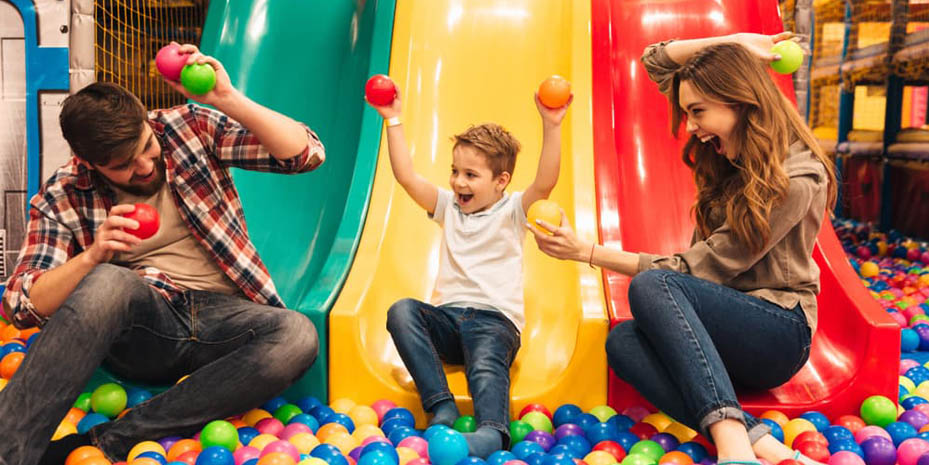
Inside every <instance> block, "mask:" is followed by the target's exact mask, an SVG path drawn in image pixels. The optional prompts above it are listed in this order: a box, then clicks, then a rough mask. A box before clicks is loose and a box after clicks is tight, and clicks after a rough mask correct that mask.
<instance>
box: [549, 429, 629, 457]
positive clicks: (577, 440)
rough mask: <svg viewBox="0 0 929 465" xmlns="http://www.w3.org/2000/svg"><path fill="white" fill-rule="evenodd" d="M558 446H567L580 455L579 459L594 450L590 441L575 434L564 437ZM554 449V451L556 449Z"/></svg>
mask: <svg viewBox="0 0 929 465" xmlns="http://www.w3.org/2000/svg"><path fill="white" fill-rule="evenodd" d="M617 434H618V433H617ZM558 445H559V446H567V447H569V448H570V449H571V450H573V451H575V452H577V453H578V454H579V455H580V457H578V458H583V457H584V456H586V455H587V454H589V453H590V450H591V449H592V448H593V446H591V445H590V441H588V440H587V438H585V437H583V436H578V435H575V434H572V435H569V436H564V437H562V438H561V439H559V440H558ZM555 447H557V446H555ZM552 449H553V450H554V447H553V448H552ZM549 453H552V452H551V451H549Z"/></svg>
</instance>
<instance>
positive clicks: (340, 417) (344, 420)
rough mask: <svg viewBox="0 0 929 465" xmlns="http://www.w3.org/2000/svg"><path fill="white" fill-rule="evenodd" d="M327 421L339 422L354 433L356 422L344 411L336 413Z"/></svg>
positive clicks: (349, 432) (350, 432)
mask: <svg viewBox="0 0 929 465" xmlns="http://www.w3.org/2000/svg"><path fill="white" fill-rule="evenodd" d="M327 423H338V424H340V425H342V426H344V427H345V429H347V430H348V434H352V432H353V431H355V422H353V421H352V419H351V417H349V416H348V415H346V414H344V413H336V414H334V415H331V416H330V417H329V421H328V422H327Z"/></svg>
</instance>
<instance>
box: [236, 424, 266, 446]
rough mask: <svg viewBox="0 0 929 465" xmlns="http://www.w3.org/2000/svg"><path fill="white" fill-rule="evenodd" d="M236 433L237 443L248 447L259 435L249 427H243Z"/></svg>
mask: <svg viewBox="0 0 929 465" xmlns="http://www.w3.org/2000/svg"><path fill="white" fill-rule="evenodd" d="M238 432H239V442H241V443H242V444H245V445H248V443H250V442H252V439H255V437H256V436H258V435H259V434H261V433H259V432H258V430H257V429H255V428H252V427H251V426H243V427H241V428H239V429H238Z"/></svg>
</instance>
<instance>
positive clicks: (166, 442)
mask: <svg viewBox="0 0 929 465" xmlns="http://www.w3.org/2000/svg"><path fill="white" fill-rule="evenodd" d="M181 439H183V438H182V437H180V436H168V437H166V438H161V439H159V440H158V444H161V447H164V449H165V450H168V449H170V448H171V446H173V445H174V443H175V442H178V441H180V440H181Z"/></svg>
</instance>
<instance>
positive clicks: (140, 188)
mask: <svg viewBox="0 0 929 465" xmlns="http://www.w3.org/2000/svg"><path fill="white" fill-rule="evenodd" d="M134 179H135V175H132V178H130V179H129V183H128V184H120V183H116V182H113V181H110V182H111V183H112V184H113V185H114V186H116V187H117V188H119V189H120V190H122V191H124V192H127V193H129V194H132V195H138V196H150V195H155V193H156V192H158V191H159V190H161V187H162V186H164V183H165V160H164V156H162V157H159V158H158V159H157V160H155V178H154V179H152V180H151V181H149V182H148V183H146V184H139V183H138V182H133V180H134Z"/></svg>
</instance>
